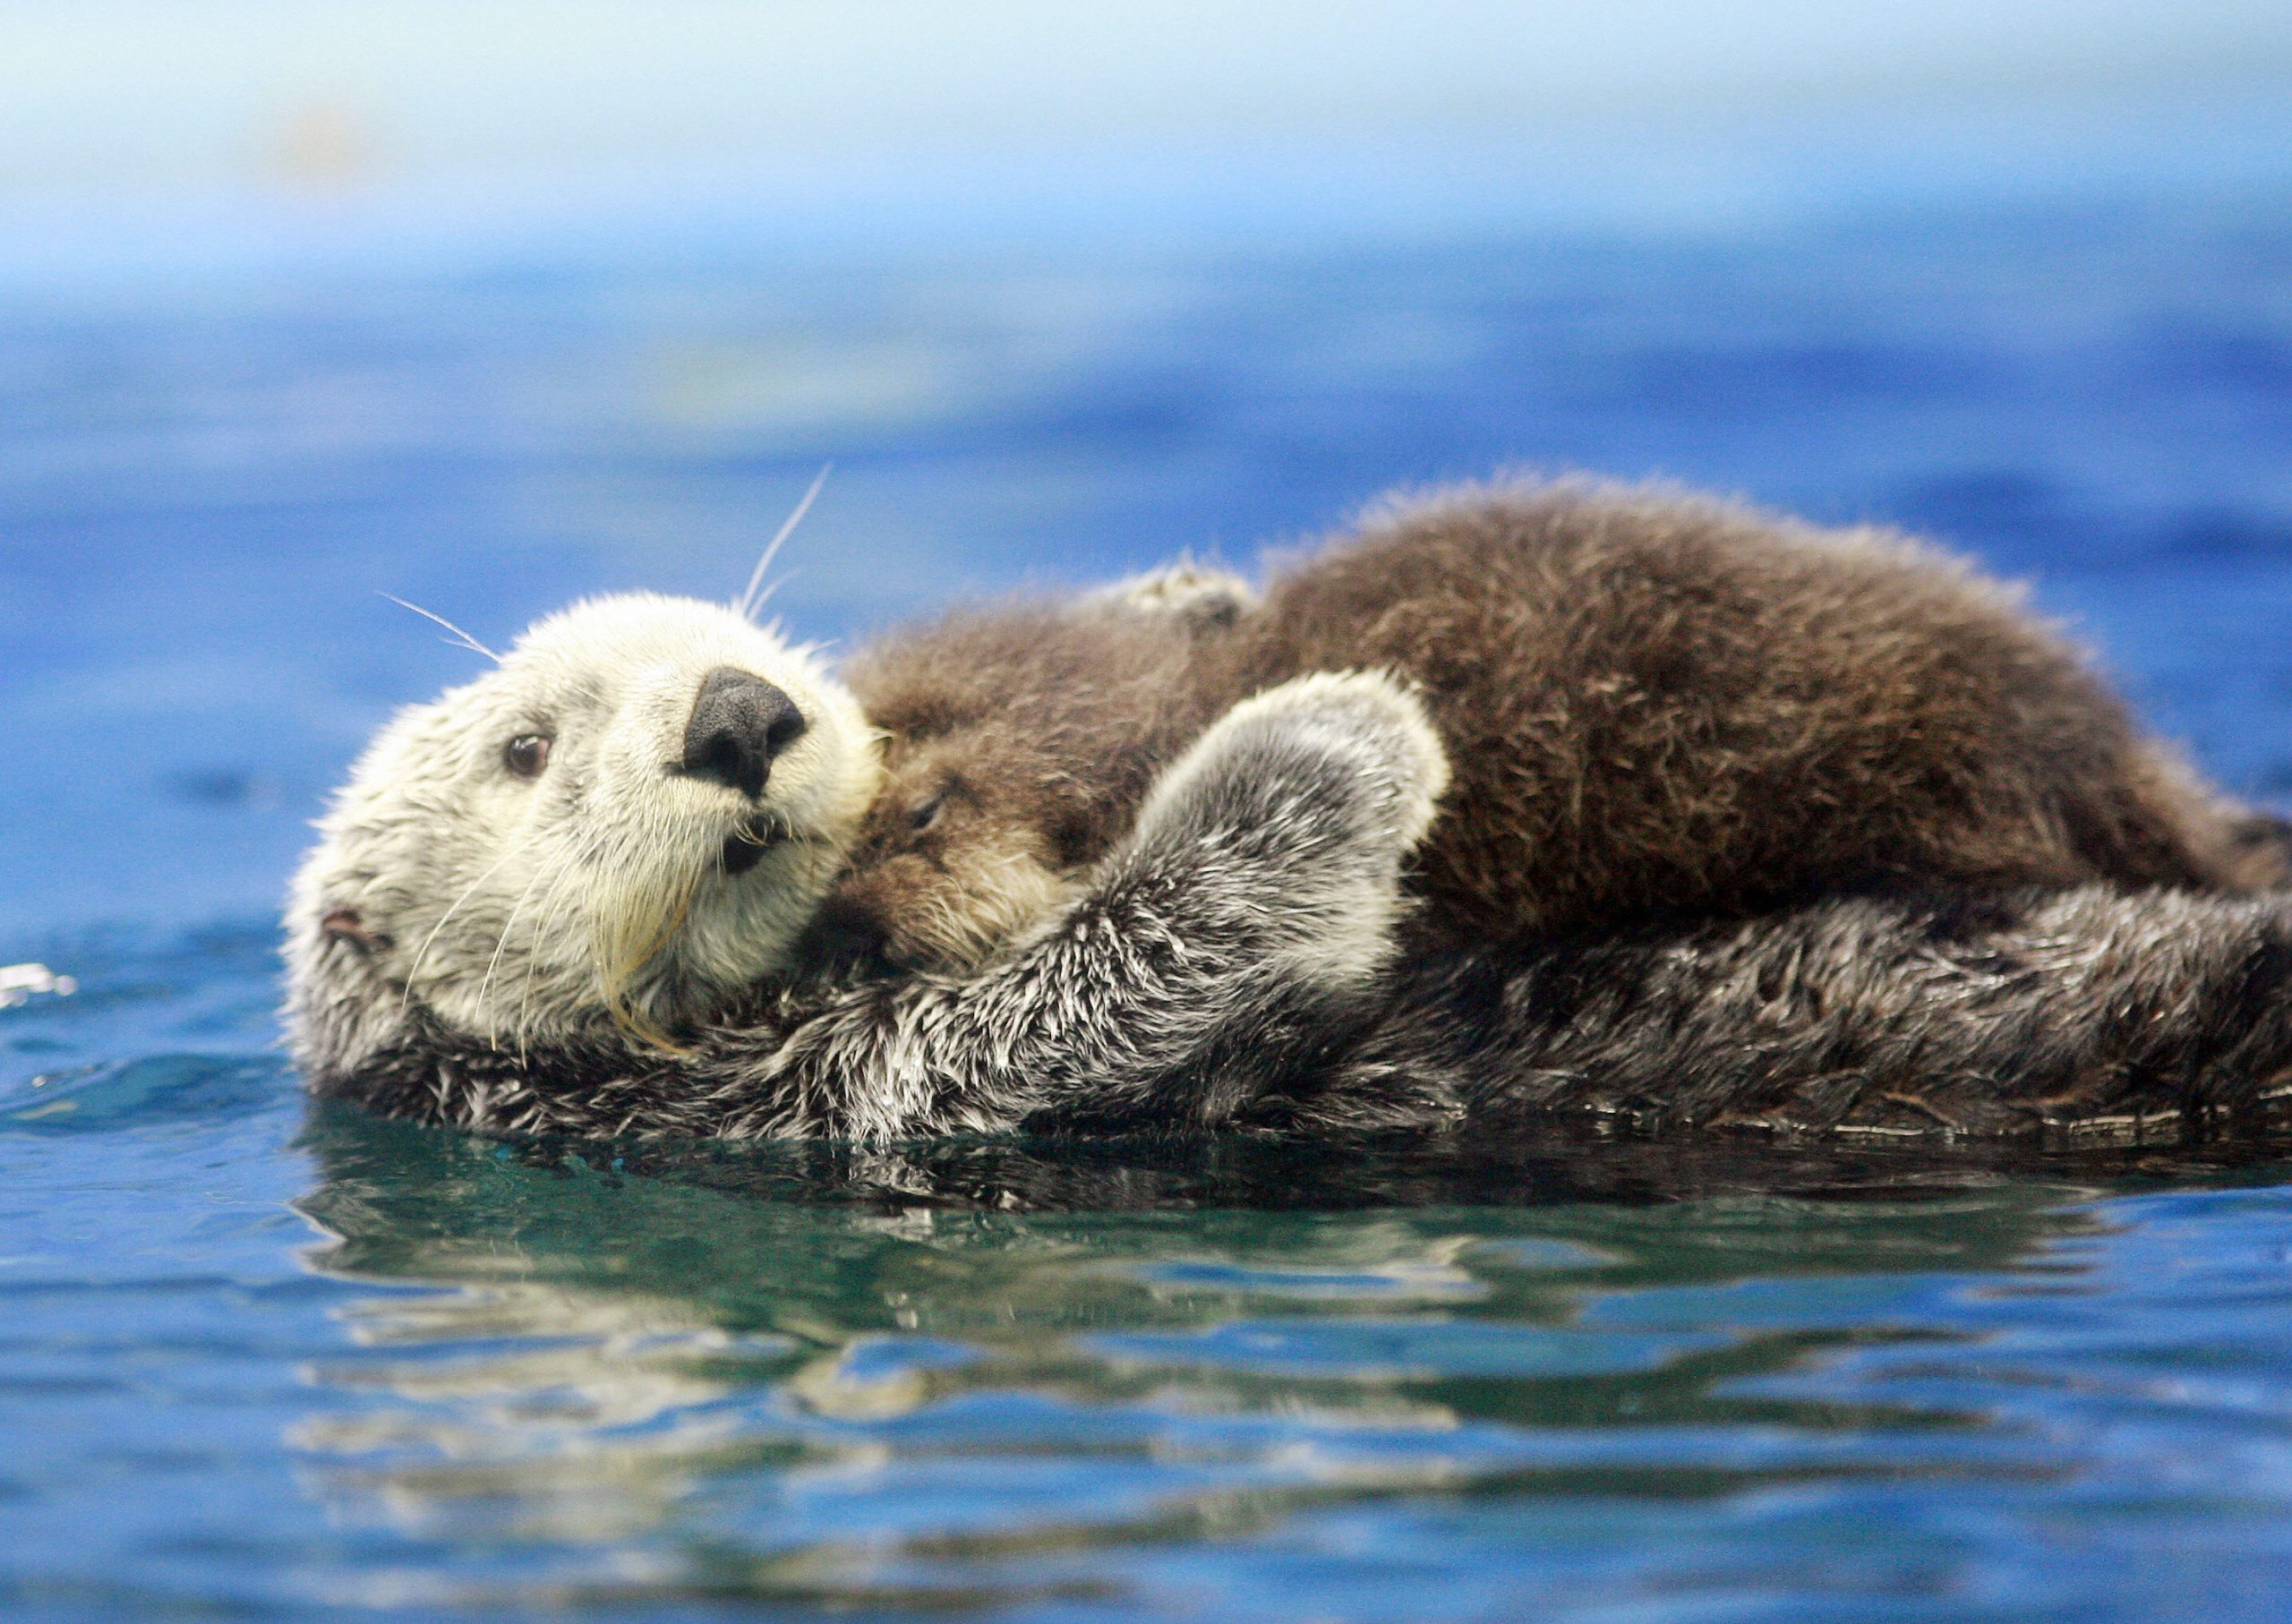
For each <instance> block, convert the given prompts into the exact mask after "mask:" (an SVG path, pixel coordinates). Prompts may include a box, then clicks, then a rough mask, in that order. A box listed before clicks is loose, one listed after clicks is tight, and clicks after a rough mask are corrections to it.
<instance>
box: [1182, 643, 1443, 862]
mask: <svg viewBox="0 0 2292 1624" xmlns="http://www.w3.org/2000/svg"><path fill="white" fill-rule="evenodd" d="M1448 781H1449V763H1448V756H1447V753H1446V752H1445V751H1443V750H1442V748H1441V739H1440V735H1439V734H1438V733H1437V732H1435V731H1433V728H1432V722H1431V721H1430V720H1429V719H1428V718H1427V717H1426V715H1425V714H1424V705H1423V704H1422V703H1421V702H1420V701H1419V700H1418V699H1417V697H1415V695H1414V694H1412V693H1411V692H1409V690H1408V689H1407V688H1404V687H1402V686H1401V685H1400V683H1398V681H1396V680H1393V679H1392V678H1390V677H1389V676H1386V675H1384V674H1382V673H1381V672H1375V671H1346V672H1322V673H1317V674H1315V675H1313V676H1310V677H1299V678H1296V680H1292V681H1288V682H1285V683H1283V684H1281V685H1280V686H1279V688H1268V689H1267V690H1266V691H1265V692H1263V693H1261V694H1258V695H1255V696H1254V697H1251V698H1248V699H1244V700H1243V701H1242V702H1241V703H1240V704H1239V705H1236V706H1234V708H1233V709H1232V710H1230V711H1228V712H1227V713H1226V714H1224V715H1223V716H1221V717H1219V719H1218V720H1217V722H1213V723H1212V724H1211V725H1210V729H1209V731H1207V732H1205V733H1203V734H1202V737H1201V738H1200V739H1197V740H1195V741H1194V744H1193V748H1191V749H1189V750H1188V751H1187V752H1186V753H1185V755H1184V756H1182V757H1180V758H1179V760H1178V761H1177V762H1176V764H1175V765H1172V766H1171V768H1170V769H1169V771H1168V772H1167V773H1166V774H1164V775H1163V778H1162V781H1161V782H1160V783H1159V785H1158V786H1157V787H1156V789H1155V791H1154V794H1153V795H1152V797H1151V798H1150V799H1149V802H1148V805H1147V808H1146V810H1145V812H1144V813H1143V814H1142V816H1141V818H1140V824H1139V827H1140V830H1141V831H1142V832H1144V831H1146V830H1149V829H1152V828H1160V827H1169V828H1171V829H1172V830H1173V832H1176V830H1177V829H1179V828H1180V827H1184V828H1190V829H1191V830H1192V832H1193V833H1194V834H1196V835H1206V834H1209V833H1211V832H1212V831H1214V830H1217V829H1220V828H1222V829H1227V830H1230V831H1234V832H1236V833H1255V834H1258V835H1261V836H1264V837H1268V838H1271V837H1274V836H1276V835H1278V834H1279V833H1281V832H1284V831H1287V832H1289V833H1291V835H1292V838H1293V839H1294V840H1295V841H1296V842H1297V843H1299V844H1300V845H1301V846H1310V845H1313V844H1315V843H1316V842H1321V841H1323V840H1325V839H1330V838H1334V839H1337V840H1338V841H1340V842H1347V843H1352V842H1364V843H1365V845H1366V847H1367V848H1369V849H1371V850H1381V851H1383V852H1385V853H1386V854H1387V855H1388V856H1390V857H1392V858H1394V859H1398V857H1399V856H1401V855H1403V854H1405V853H1407V851H1408V850H1410V849H1412V848H1413V847H1415V844H1416V842H1418V841H1420V840H1422V839H1423V838H1424V832H1425V830H1426V829H1428V828H1429V827H1431V825H1432V817H1433V814H1434V812H1435V810H1436V803H1437V802H1438V801H1439V799H1440V796H1441V791H1442V790H1443V789H1445V788H1446V787H1447V785H1448ZM1364 855H1365V852H1364Z"/></svg>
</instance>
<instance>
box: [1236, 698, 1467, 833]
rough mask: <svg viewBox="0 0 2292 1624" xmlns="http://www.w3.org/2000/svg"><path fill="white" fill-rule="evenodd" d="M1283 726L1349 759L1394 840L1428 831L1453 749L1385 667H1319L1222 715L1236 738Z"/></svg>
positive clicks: (1290, 733) (1286, 733)
mask: <svg viewBox="0 0 2292 1624" xmlns="http://www.w3.org/2000/svg"><path fill="white" fill-rule="evenodd" d="M1266 731H1279V732H1280V733H1281V734H1282V735H1283V736H1284V737H1286V738H1288V739H1293V740H1295V741H1296V742H1298V743H1301V744H1311V745H1312V746H1313V747H1314V748H1318V749H1321V750H1322V751H1325V752H1326V753H1328V754H1329V755H1330V756H1334V757H1337V758H1338V759H1339V760H1342V761H1343V762H1344V763H1346V764H1347V765H1348V766H1349V767H1350V768H1351V769H1352V770H1353V772H1354V773H1355V774H1356V776H1357V778H1358V781H1359V788H1360V789H1361V790H1362V791H1364V793H1365V795H1366V796H1367V798H1368V799H1370V800H1371V801H1372V802H1373V804H1374V805H1375V806H1376V807H1377V808H1378V809H1379V811H1380V812H1381V816H1382V820H1383V821H1384V822H1386V824H1387V825H1388V827H1389V828H1390V833H1391V834H1392V836H1393V838H1394V839H1395V840H1397V841H1398V842H1399V843H1400V844H1401V845H1403V846H1405V847H1413V846H1415V844H1416V842H1418V841H1420V840H1422V839H1424V832H1425V831H1426V830H1427V829H1429V828H1430V827H1432V818H1433V816H1434V814H1435V812H1436V811H1437V810H1438V802H1439V800H1440V799H1441V791H1444V790H1446V789H1447V788H1448V785H1449V755H1448V751H1447V750H1446V749H1445V748H1442V746H1441V735H1440V733H1439V732H1438V731H1436V730H1435V729H1434V728H1433V726H1432V719H1431V718H1430V717H1429V716H1427V715H1426V714H1425V712H1424V701H1423V700H1421V699H1419V698H1418V697H1416V695H1415V692H1414V691H1413V690H1412V689H1410V688H1407V687H1406V686H1405V685H1403V684H1402V683H1401V682H1400V681H1399V680H1397V679H1395V678H1393V677H1390V676H1388V675H1387V674H1386V673H1384V672H1382V671H1317V672H1315V673H1314V674H1313V675H1312V676H1310V677H1297V678H1294V679H1292V680H1289V681H1287V682H1285V683H1282V684H1281V685H1280V686H1279V687H1278V688H1268V689H1266V690H1265V691H1264V692H1263V693H1261V694H1256V695H1253V696H1252V697H1249V698H1247V699H1244V700H1243V701H1242V702H1241V703H1240V704H1239V705H1236V706H1235V707H1234V708H1233V709H1232V710H1230V711H1228V712H1227V713H1226V714H1225V715H1224V716H1222V717H1220V718H1219V720H1218V722H1217V723H1216V724H1215V725H1214V726H1213V727H1212V728H1211V729H1210V734H1208V735H1205V739H1204V742H1207V741H1208V739H1209V738H1210V737H1214V736H1216V735H1218V734H1219V733H1220V732H1224V733H1227V734H1228V735H1230V736H1232V737H1234V738H1236V739H1241V738H1244V737H1247V736H1251V735H1256V734H1261V733H1263V732H1266Z"/></svg>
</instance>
